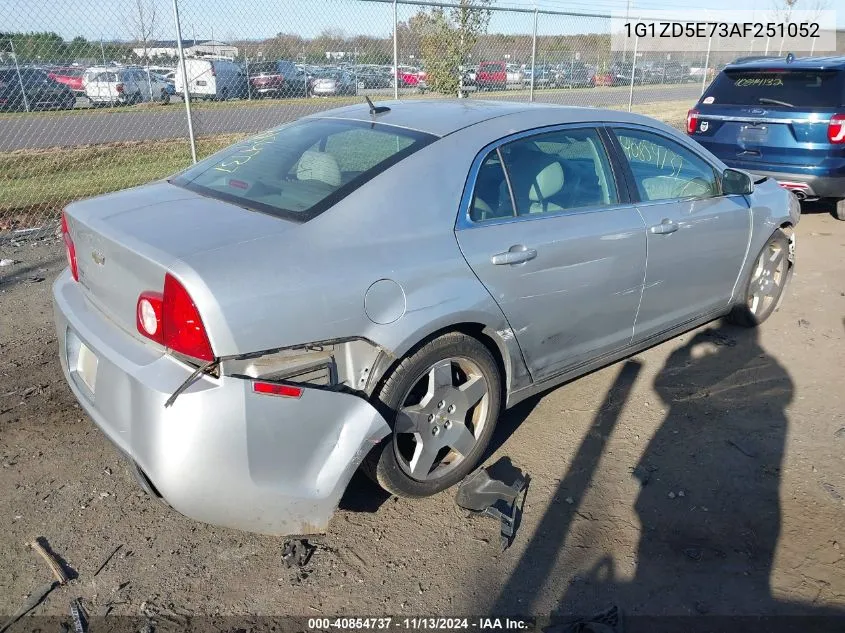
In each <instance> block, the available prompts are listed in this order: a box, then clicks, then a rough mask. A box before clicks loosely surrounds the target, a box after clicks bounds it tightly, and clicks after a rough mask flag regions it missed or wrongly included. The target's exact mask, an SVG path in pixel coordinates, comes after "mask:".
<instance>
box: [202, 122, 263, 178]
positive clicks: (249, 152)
mask: <svg viewBox="0 0 845 633" xmlns="http://www.w3.org/2000/svg"><path fill="white" fill-rule="evenodd" d="M275 140H276V132H275V131H273V132H265V133H264V134H260V135H258V136H255V137H253V138H252V139H250V140H249V141H247V142H246V143H244V144H243V146H240V145H236V146H235V149H236V150H237V153H236V154H235V155H234V156H231V157H227V158H225V159H224V160H223V161H222V162H221V163H220V164H219V165H216V166H215V167H214V169H216V170H217V171H225V172H226V173H228V174H231V173H233V172H234V171H236V170H237V169H238V167H240V166H241V165H245V164H246V163H248V162H249V161H250V160H251V159H252V158H253V157H255V156H257V155H258V154H260V153H261V150H263V149H264V148H265V147H267V146H268V145H269V144H271V143H272V142H273V141H275Z"/></svg>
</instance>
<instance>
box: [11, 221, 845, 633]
mask: <svg viewBox="0 0 845 633" xmlns="http://www.w3.org/2000/svg"><path fill="white" fill-rule="evenodd" d="M823 211H824V209H818V210H816V211H815V212H808V213H807V214H806V215H805V216H804V218H803V220H802V222H801V224H800V226H799V227H798V231H797V244H798V268H797V272H796V275H795V277H794V279H793V283H792V286H791V288H790V289H788V298H787V301H786V303H785V304H784V306H783V307H782V308H781V310H780V311H779V312H778V313H776V314H775V315H774V316H773V317H772V318H771V320H770V321H769V322H767V323H766V324H765V325H764V326H763V327H762V328H761V329H760V330H759V331H748V330H739V329H735V328H731V327H728V326H723V325H721V324H719V323H715V324H711V325H710V326H706V327H704V328H700V329H699V330H697V331H695V332H692V333H689V334H686V335H684V336H682V337H680V338H678V339H676V340H674V341H671V342H668V343H665V344H663V345H660V346H658V347H655V348H653V349H650V350H648V351H646V352H644V353H642V354H639V355H637V356H636V357H634V358H632V359H630V360H629V361H627V362H624V363H619V364H616V365H612V366H610V367H607V368H605V369H603V370H601V371H597V372H594V373H592V374H590V375H589V376H586V377H584V378H581V379H580V380H576V381H574V382H572V383H570V384H567V385H565V386H562V387H559V388H557V389H555V390H553V391H550V392H548V393H546V394H544V395H542V397H538V398H535V399H532V400H530V401H528V402H525V403H523V404H521V405H519V406H518V407H517V408H516V409H514V410H512V411H510V412H508V413H507V414H505V415H504V416H503V417H502V419H501V420H500V421H499V428H498V430H497V434H496V436H495V438H494V452H493V453H492V454H491V455H490V457H489V459H488V462H489V463H493V462H496V461H497V460H499V459H500V458H509V459H510V460H511V461H512V463H513V464H514V465H515V466H517V467H519V468H521V469H524V470H525V471H526V472H528V473H529V474H530V476H531V484H530V488H529V491H528V495H527V499H526V503H525V508H524V516H523V518H522V522H521V525H520V527H519V529H518V532H517V536H516V539H515V542H514V544H513V546H512V547H511V548H510V549H508V550H506V551H505V552H504V553H501V552H500V551H499V550H498V547H497V525H496V524H495V522H494V521H492V520H490V519H486V518H471V519H470V518H466V517H465V516H463V515H462V514H461V513H459V512H458V511H457V510H456V507H455V505H454V502H453V492H452V491H450V492H446V493H443V494H440V495H438V496H436V497H433V498H430V499H424V500H417V501H411V500H406V499H395V498H389V497H386V496H385V495H383V494H381V493H380V492H379V491H378V490H377V489H376V488H375V487H374V486H373V485H372V484H370V483H369V482H367V481H366V480H364V479H363V478H361V477H358V478H356V479H355V480H353V484H352V486H351V488H350V490H349V491H348V493H347V495H346V497H345V498H344V500H343V503H342V508H341V510H340V511H339V512H338V513H337V515H336V517H335V519H334V520H333V524H332V527H331V530H330V532H329V534H328V535H327V536H326V537H325V539H324V540H323V542H322V544H321V545H320V547H319V548H318V549H317V551H316V552H315V553H314V555H313V557H312V558H311V561H310V562H309V563H308V565H307V566H306V567H305V568H304V569H301V570H300V569H297V570H291V569H286V568H285V567H284V566H283V565H282V563H281V560H280V555H281V546H282V542H281V540H279V539H276V538H270V537H264V536H256V535H252V534H246V533H241V532H237V531H232V530H227V529H221V528H215V527H211V526H208V525H204V524H201V523H196V522H194V521H191V520H189V519H187V518H184V517H182V516H180V515H178V514H176V513H175V512H174V511H172V510H169V509H168V508H166V507H165V506H163V505H162V504H160V503H157V502H156V501H154V500H153V499H151V498H149V497H147V496H146V495H145V494H143V493H142V492H141V491H140V490H139V489H138V488H137V487H136V485H135V483H134V482H133V480H132V478H131V477H130V475H129V474H128V473H127V471H126V469H125V468H124V466H123V464H122V462H121V461H120V460H119V459H118V457H117V454H116V453H115V451H114V450H113V449H112V448H111V446H110V445H109V444H108V443H107V442H106V440H105V438H104V437H103V435H102V434H101V433H100V432H99V431H98V430H97V429H96V428H95V427H94V425H93V423H92V422H91V421H90V420H89V419H88V417H87V416H86V415H85V414H84V413H83V411H82V410H81V409H80V408H79V407H78V406H77V404H76V403H75V401H74V399H73V397H72V396H71V394H70V391H69V390H68V388H67V387H66V385H65V383H64V380H63V378H62V376H61V372H60V369H59V363H58V357H57V350H56V339H55V334H54V331H53V323H52V316H51V303H50V283H51V281H52V280H53V279H54V278H55V276H56V275H57V274H58V273H59V271H60V270H61V268H62V267H63V266H64V261H63V259H64V256H63V253H62V251H61V250H60V245H59V243H58V242H57V241H56V240H55V239H54V238H52V237H50V238H47V239H42V240H32V239H30V240H26V241H20V242H19V243H18V245H17V246H15V245H13V244H11V243H9V242H8V241H6V242H5V243H2V244H0V257H2V258H6V259H13V260H18V261H19V263H16V264H13V265H10V266H4V267H2V268H0V385H2V386H0V473H2V474H0V539H2V540H0V543H1V544H0V569H2V570H3V571H2V573H0V614H11V613H13V612H14V611H16V610H17V609H18V608H19V606H20V605H21V604H22V603H23V602H24V601H25V599H26V597H27V596H28V595H29V594H30V593H31V592H32V591H33V590H34V589H35V588H36V587H38V586H40V585H42V584H43V583H44V582H46V581H48V580H49V578H50V576H49V571H48V569H47V567H46V566H45V564H44V562H43V561H42V560H41V559H40V558H38V556H37V555H36V554H35V553H33V552H32V551H31V550H30V549H29V547H28V546H27V543H28V542H30V541H32V540H33V539H34V538H35V537H37V536H43V537H46V539H47V540H48V541H49V544H50V546H51V547H52V548H53V549H54V550H55V551H56V552H58V553H59V554H60V555H61V556H62V557H63V558H64V560H65V561H66V562H67V564H68V565H69V566H70V567H71V568H73V569H74V570H75V571H76V573H77V574H78V578H76V579H75V580H72V581H71V582H70V583H69V584H68V585H65V586H64V587H60V588H58V589H56V590H54V591H53V592H52V594H50V596H48V597H47V599H46V600H45V601H44V602H43V603H42V605H41V606H39V607H38V608H37V609H36V610H35V612H34V613H36V614H42V615H43V614H66V613H67V605H68V601H69V600H70V599H72V598H76V597H81V598H82V599H83V603H84V605H85V606H86V608H87V609H88V610H89V612H90V613H92V614H103V613H105V612H106V611H109V612H110V614H111V615H110V616H109V617H110V618H111V617H114V616H116V615H120V614H125V615H137V614H138V613H151V614H158V615H159V617H164V618H168V617H169V618H171V620H173V619H177V620H178V618H179V617H186V616H188V615H206V614H218V615H229V614H261V615H281V614H300V615H306V616H319V615H334V614H339V613H343V614H358V615H383V614H393V615H395V616H402V615H414V614H416V615H419V614H443V615H447V614H448V615H454V614H467V615H470V614H487V613H493V614H507V613H522V614H550V613H558V614H559V613H582V614H583V613H592V612H594V611H597V610H601V609H605V608H607V607H610V606H612V605H618V606H620V607H621V608H622V609H623V610H624V611H625V612H626V613H628V614H647V615H665V614H673V615H689V614H693V615H695V614H713V615H715V614H725V615H735V614H745V615H761V614H784V613H813V614H826V613H838V614H842V613H845V609H843V607H845V532H844V531H843V529H842V525H843V524H845V501H844V500H843V497H845V459H843V454H845V390H843V387H842V378H843V374H842V359H843V357H845V331H844V330H843V326H845V320H843V317H845V263H843V257H842V253H843V252H844V251H843V250H842V249H843V248H845V224H843V223H837V221H836V220H834V219H832V218H831V217H830V216H829V215H827V214H826V213H824V212H823ZM117 546H120V549H119V550H118V552H117V553H116V554H115V555H114V557H113V558H112V559H111V560H110V561H109V562H108V564H107V565H106V566H105V568H104V569H103V571H102V572H101V573H99V574H98V575H96V576H95V575H94V572H95V571H96V570H97V568H98V567H99V566H100V564H101V563H102V562H103V561H104V559H105V558H106V557H107V555H108V554H109V553H110V552H112V551H113V550H114V549H115V548H116V547H117ZM0 621H2V620H0ZM32 622H34V620H26V621H24V622H22V623H19V624H18V625H17V628H12V629H11V630H12V631H14V630H27V628H26V627H27V626H28V623H32ZM840 630H841V629H840Z"/></svg>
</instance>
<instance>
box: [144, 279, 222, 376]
mask: <svg viewBox="0 0 845 633" xmlns="http://www.w3.org/2000/svg"><path fill="white" fill-rule="evenodd" d="M136 323H137V327H138V332H140V333H141V334H143V335H144V336H146V337H147V338H149V339H151V340H153V341H155V342H156V343H160V344H162V345H164V346H165V347H167V348H168V349H170V350H173V351H174V352H179V353H180V354H184V355H185V356H190V357H191V358H196V359H197V360H203V361H211V360H214V352H213V351H212V350H211V343H210V342H209V340H208V334H207V333H206V331H205V325H203V322H202V318H201V317H200V313H199V310H197V306H196V304H194V300H193V299H191V295H189V294H188V291H187V290H185V287H184V286H183V285H182V284H181V283H179V280H178V279H176V278H175V277H173V276H172V275H171V274H170V273H167V275H165V277H164V292H163V293H159V292H142V293H141V296H139V297H138V304H137V307H136Z"/></svg>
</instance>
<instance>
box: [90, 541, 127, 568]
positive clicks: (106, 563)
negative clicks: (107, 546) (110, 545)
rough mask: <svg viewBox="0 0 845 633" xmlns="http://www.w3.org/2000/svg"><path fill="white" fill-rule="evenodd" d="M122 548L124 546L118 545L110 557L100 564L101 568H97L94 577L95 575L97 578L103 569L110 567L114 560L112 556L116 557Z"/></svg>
mask: <svg viewBox="0 0 845 633" xmlns="http://www.w3.org/2000/svg"><path fill="white" fill-rule="evenodd" d="M121 547H123V545H122V544H121V545H118V546H117V547H115V548H114V549H113V550H112V551H111V554H109V555H108V556H106V557H105V558H104V559H103V562H102V563H100V566H99V567H97V571H95V572H94V575H95V576H96V575H97V574H99V573H100V572H101V571H103V568H104V567H105V566H106V565H108V563H109V561H110V560H111V559H112V556H114V555H115V554H117V552H118V550H119V549H120V548H121Z"/></svg>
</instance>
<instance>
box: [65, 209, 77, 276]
mask: <svg viewBox="0 0 845 633" xmlns="http://www.w3.org/2000/svg"><path fill="white" fill-rule="evenodd" d="M62 241H63V242H64V243H65V254H66V255H67V265H68V267H69V268H70V274H71V275H73V280H74V281H79V268H78V267H77V265H76V247H75V246H74V245H73V240H72V239H71V237H70V231H68V228H67V218H66V217H65V212H64V211H62Z"/></svg>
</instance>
